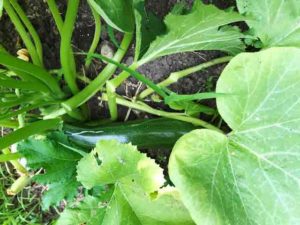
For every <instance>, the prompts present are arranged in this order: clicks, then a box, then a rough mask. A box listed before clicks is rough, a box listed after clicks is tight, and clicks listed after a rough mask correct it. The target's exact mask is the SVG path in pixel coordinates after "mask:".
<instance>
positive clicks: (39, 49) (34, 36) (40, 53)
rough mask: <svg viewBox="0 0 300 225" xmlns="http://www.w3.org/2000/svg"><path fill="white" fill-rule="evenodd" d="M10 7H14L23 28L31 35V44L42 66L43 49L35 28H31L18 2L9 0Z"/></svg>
mask: <svg viewBox="0 0 300 225" xmlns="http://www.w3.org/2000/svg"><path fill="white" fill-rule="evenodd" d="M10 3H11V5H12V6H13V7H14V9H15V11H16V13H17V14H18V16H19V17H20V19H21V20H22V22H23V23H24V25H25V27H26V28H27V30H28V32H29V34H30V35H31V37H32V39H33V42H34V44H35V48H36V50H37V54H38V56H39V59H40V62H41V63H42V64H43V47H42V43H41V39H40V37H39V35H38V33H37V32H36V30H35V28H34V27H33V25H32V23H31V22H30V20H29V19H28V17H27V16H26V14H25V12H24V11H23V9H22V8H21V6H20V5H19V4H18V1H16V0H10Z"/></svg>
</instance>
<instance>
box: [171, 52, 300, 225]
mask: <svg viewBox="0 0 300 225" xmlns="http://www.w3.org/2000/svg"><path fill="white" fill-rule="evenodd" d="M299 57H300V50H299V49H297V48H271V49H269V50H265V51H262V52H259V53H243V54H240V55H238V56H237V57H235V58H234V59H233V60H232V61H231V62H230V63H229V65H228V66H227V67H226V68H225V70H224V71H223V73H222V75H221V77H220V79H219V81H218V84H217V92H221V93H228V94H229V95H228V96H223V97H218V98H217V105H218V110H219V112H220V114H221V116H222V117H223V119H224V120H225V121H226V122H227V124H228V125H229V126H230V128H231V129H232V130H233V131H232V132H231V133H230V134H229V135H227V136H225V135H223V134H220V133H218V132H215V131H210V130H195V131H193V132H191V133H189V134H187V135H185V136H183V137H182V138H181V139H179V141H178V142H177V144H176V145H175V147H174V149H173V152H172V155H171V159H170V164H169V172H170V176H171V180H172V181H173V182H174V184H175V185H176V187H177V188H178V190H179V192H180V194H181V195H182V199H183V202H184V204H185V206H186V207H187V208H188V210H189V212H190V213H191V215H192V218H193V219H194V220H195V221H196V223H197V224H232V225H234V224H237V225H238V224H261V225H264V224H266V225H267V224H270V223H276V224H282V225H283V224H293V223H294V222H295V221H299V219H300V218H299V210H300V208H299V204H298V202H299V200H300V195H299V173H298V169H297V168H299V166H298V162H299V147H298V146H299V145H300V142H299V125H300V124H299V121H300V120H299V112H300V104H299V94H297V93H299V90H300V89H299V88H300V86H299V79H300V66H299V63H298V60H297V59H298V58H299ZM241 65H243V66H242V67H241ZM253 68H256V69H255V70H253ZM234 84H238V85H234ZM291 93H293V94H291ZM274 212H276V213H275V214H274Z"/></svg>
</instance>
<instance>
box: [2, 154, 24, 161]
mask: <svg viewBox="0 0 300 225" xmlns="http://www.w3.org/2000/svg"><path fill="white" fill-rule="evenodd" d="M21 157H22V155H21V154H19V153H7V154H2V155H1V154H0V163H2V162H7V161H12V160H16V159H19V158H21Z"/></svg>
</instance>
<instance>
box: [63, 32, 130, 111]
mask: <svg viewBox="0 0 300 225" xmlns="http://www.w3.org/2000/svg"><path fill="white" fill-rule="evenodd" d="M132 37H133V34H130V33H126V34H125V35H124V38H123V40H122V43H121V45H120V48H119V49H118V51H117V52H116V54H115V55H114V57H113V60H114V61H117V62H120V61H121V60H122V59H123V57H124V56H125V54H126V52H127V50H128V47H129V45H130V43H131V40H132ZM116 69H117V66H116V65H113V64H108V65H107V66H106V67H105V68H104V70H103V71H102V72H101V73H100V74H99V75H98V76H97V78H96V79H94V80H93V81H92V82H91V83H90V84H89V85H88V86H86V87H85V88H84V89H83V90H82V91H80V92H79V93H78V94H76V95H75V96H73V97H72V98H70V99H68V100H67V101H65V102H63V103H62V106H63V107H64V108H65V109H66V112H67V111H72V109H75V108H77V107H79V106H81V105H82V104H84V103H85V102H86V101H88V100H89V99H90V98H91V97H93V96H94V95H95V94H96V93H97V92H98V91H99V90H101V89H102V87H103V85H104V84H105V82H106V81H107V80H108V79H109V78H110V77H111V76H112V75H113V74H114V72H115V71H116Z"/></svg>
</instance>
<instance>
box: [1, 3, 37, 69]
mask: <svg viewBox="0 0 300 225" xmlns="http://www.w3.org/2000/svg"><path fill="white" fill-rule="evenodd" d="M3 5H4V9H5V11H6V12H7V14H8V16H9V17H10V19H11V21H12V23H13V24H14V25H15V28H16V30H17V31H18V33H19V35H20V36H21V38H22V40H23V42H24V44H25V46H26V48H27V50H28V52H29V54H30V56H31V59H32V62H33V64H35V65H38V66H43V64H42V62H41V61H40V58H39V55H38V53H37V51H36V48H35V46H34V44H33V43H32V41H31V39H30V37H29V35H28V34H27V32H26V30H25V28H24V26H23V24H22V22H21V20H20V19H19V17H18V15H17V14H16V12H15V11H14V9H13V8H12V6H11V4H10V1H9V0H4V2H3Z"/></svg>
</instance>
